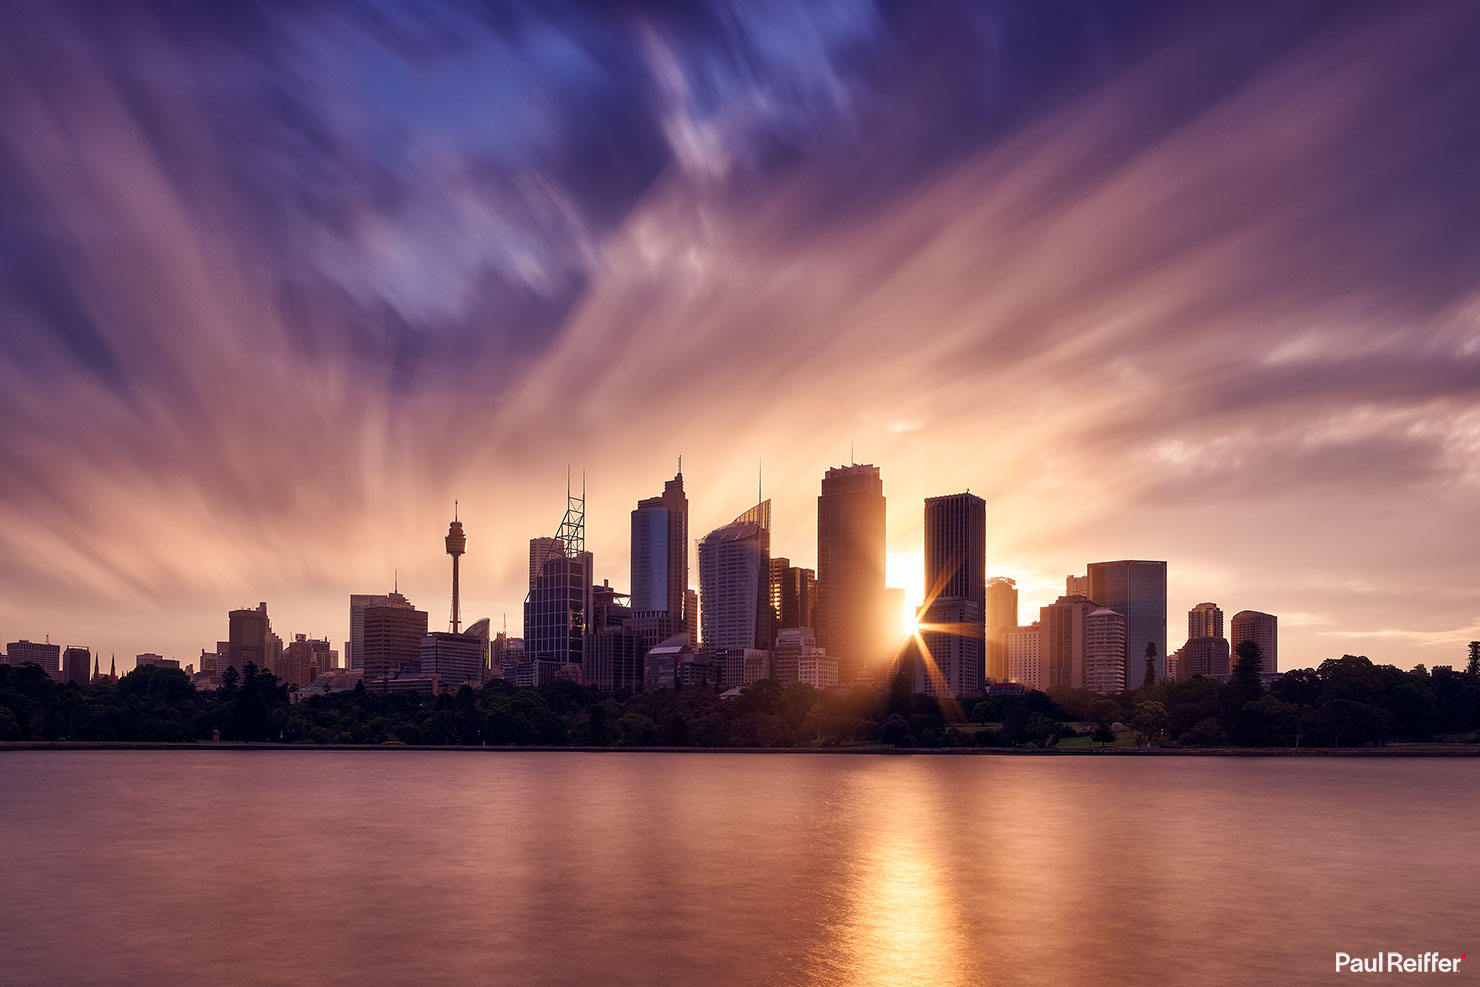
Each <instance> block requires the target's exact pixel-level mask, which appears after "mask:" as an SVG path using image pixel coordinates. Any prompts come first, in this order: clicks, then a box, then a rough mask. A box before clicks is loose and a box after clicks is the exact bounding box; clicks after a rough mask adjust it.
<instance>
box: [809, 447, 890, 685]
mask: <svg viewBox="0 0 1480 987" xmlns="http://www.w3.org/2000/svg"><path fill="white" fill-rule="evenodd" d="M884 510H885V500H884V481H883V479H882V478H881V477H880V476H879V468H878V467H877V466H871V465H867V464H854V465H851V466H840V467H836V468H834V469H829V470H828V471H827V473H826V474H825V475H824V476H823V478H822V493H821V494H820V495H819V496H818V498H817V619H816V628H815V629H816V631H817V642H818V644H819V645H821V647H822V648H823V650H824V651H826V652H827V653H828V654H829V655H831V656H832V657H834V658H836V659H837V660H838V675H839V678H840V680H841V681H843V682H845V683H846V682H851V681H853V680H854V679H856V678H858V677H859V675H860V674H863V673H865V672H868V673H872V672H874V671H876V670H877V669H879V667H880V666H882V665H883V664H884V663H885V662H886V661H887V660H888V659H889V658H890V657H891V655H890V650H891V649H890V643H889V642H890V640H891V638H892V635H891V634H890V633H889V630H888V629H887V627H886V625H892V624H893V623H895V622H896V621H897V617H896V616H893V615H886V614H884V613H883V612H882V611H883V610H884V541H885V528H884V524H885V521H884Z"/></svg>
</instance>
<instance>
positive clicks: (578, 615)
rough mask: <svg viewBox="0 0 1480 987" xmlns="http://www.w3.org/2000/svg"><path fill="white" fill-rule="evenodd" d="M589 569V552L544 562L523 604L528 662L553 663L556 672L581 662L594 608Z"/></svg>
mask: <svg viewBox="0 0 1480 987" xmlns="http://www.w3.org/2000/svg"><path fill="white" fill-rule="evenodd" d="M593 568H594V565H593V560H592V557H591V553H590V552H584V551H583V552H578V553H576V554H575V555H574V556H567V555H556V556H553V557H551V558H549V559H546V560H545V565H544V568H543V569H542V570H541V571H540V574H539V577H538V578H537V579H536V580H535V584H534V592H533V593H531V594H530V598H529V600H528V601H526V602H525V604H524V650H525V653H526V654H527V656H528V658H529V659H530V660H531V661H543V662H553V663H554V664H555V666H556V669H555V670H556V671H557V672H558V671H559V666H562V665H579V664H581V663H582V660H583V658H584V655H585V649H586V644H585V638H586V632H587V622H588V621H589V620H590V618H591V616H592V611H593V609H594V607H595V600H594V597H593V594H592V585H591V581H592V578H593V572H592V570H593ZM540 684H542V685H543V684H545V683H543V682H541V683H540Z"/></svg>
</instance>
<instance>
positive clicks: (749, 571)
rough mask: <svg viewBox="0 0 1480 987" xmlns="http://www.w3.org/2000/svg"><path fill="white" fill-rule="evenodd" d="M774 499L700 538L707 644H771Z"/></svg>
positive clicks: (701, 627)
mask: <svg viewBox="0 0 1480 987" xmlns="http://www.w3.org/2000/svg"><path fill="white" fill-rule="evenodd" d="M770 572H771V531H770V501H763V502H762V503H761V504H758V505H757V506H756V507H754V508H752V509H751V510H749V511H747V512H746V513H745V514H742V515H740V517H738V518H736V519H735V520H734V521H732V522H730V523H729V524H727V525H725V526H724V527H721V528H716V529H715V530H713V531H711V532H710V533H709V534H707V535H705V536H704V537H703V539H701V540H700V542H699V617H700V620H699V634H700V639H701V640H702V641H703V644H704V648H705V650H709V651H713V650H718V649H729V648H760V649H768V648H770V646H771V620H772V616H773V614H772V611H771V594H770Z"/></svg>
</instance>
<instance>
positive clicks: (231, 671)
mask: <svg viewBox="0 0 1480 987" xmlns="http://www.w3.org/2000/svg"><path fill="white" fill-rule="evenodd" d="M241 680H242V673H241V672H238V671H237V670H236V666H235V665H227V666H226V671H224V672H222V673H221V688H223V689H235V688H236V687H237V686H238V685H239V684H241Z"/></svg>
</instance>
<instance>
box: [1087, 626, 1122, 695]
mask: <svg viewBox="0 0 1480 987" xmlns="http://www.w3.org/2000/svg"><path fill="white" fill-rule="evenodd" d="M1125 669H1126V655H1125V616H1124V615H1122V614H1118V613H1116V612H1115V611H1114V610H1111V609H1110V608H1109V607H1100V608H1099V609H1098V610H1095V611H1092V612H1091V613H1090V614H1089V616H1087V617H1085V619H1084V687H1085V688H1086V689H1088V690H1090V691H1091V692H1100V693H1105V694H1114V693H1119V692H1123V691H1124V690H1125V677H1126V671H1125Z"/></svg>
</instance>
